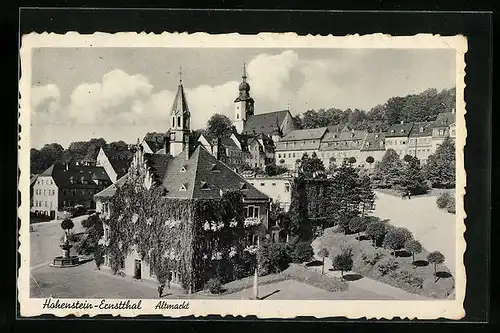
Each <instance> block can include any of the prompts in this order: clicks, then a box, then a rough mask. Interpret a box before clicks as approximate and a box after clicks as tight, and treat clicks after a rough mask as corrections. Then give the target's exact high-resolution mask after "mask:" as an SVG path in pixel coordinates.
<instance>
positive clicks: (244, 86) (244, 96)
mask: <svg viewBox="0 0 500 333" xmlns="http://www.w3.org/2000/svg"><path fill="white" fill-rule="evenodd" d="M242 79H243V81H242V82H241V83H240V86H239V88H238V89H239V91H240V92H239V95H238V97H237V98H236V99H235V100H234V127H236V131H237V132H238V133H241V132H243V129H244V128H245V122H246V121H247V119H248V118H249V117H250V116H251V115H253V111H254V100H253V98H252V97H250V85H249V84H248V82H247V70H246V65H245V64H243V76H242Z"/></svg>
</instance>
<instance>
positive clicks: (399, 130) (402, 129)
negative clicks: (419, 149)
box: [385, 123, 413, 138]
mask: <svg viewBox="0 0 500 333" xmlns="http://www.w3.org/2000/svg"><path fill="white" fill-rule="evenodd" d="M412 127H413V123H403V124H394V125H391V127H389V129H388V130H387V132H386V133H385V137H386V138H390V137H402V136H406V137H407V136H408V135H410V131H411V129H412Z"/></svg>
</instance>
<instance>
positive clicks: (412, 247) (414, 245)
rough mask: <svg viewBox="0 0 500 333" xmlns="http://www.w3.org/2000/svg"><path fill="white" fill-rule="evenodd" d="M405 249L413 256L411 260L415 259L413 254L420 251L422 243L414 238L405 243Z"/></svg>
mask: <svg viewBox="0 0 500 333" xmlns="http://www.w3.org/2000/svg"><path fill="white" fill-rule="evenodd" d="M405 249H407V250H408V251H410V252H411V255H412V257H413V260H412V262H414V261H415V254H417V253H420V252H422V244H420V242H419V241H416V240H413V239H412V240H409V241H407V242H406V243H405Z"/></svg>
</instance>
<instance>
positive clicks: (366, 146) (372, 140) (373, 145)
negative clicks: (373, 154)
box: [360, 133, 385, 151]
mask: <svg viewBox="0 0 500 333" xmlns="http://www.w3.org/2000/svg"><path fill="white" fill-rule="evenodd" d="M360 150H361V151H375V150H385V134H384V133H367V134H366V137H365V140H364V141H363V145H362V147H361V149H360Z"/></svg>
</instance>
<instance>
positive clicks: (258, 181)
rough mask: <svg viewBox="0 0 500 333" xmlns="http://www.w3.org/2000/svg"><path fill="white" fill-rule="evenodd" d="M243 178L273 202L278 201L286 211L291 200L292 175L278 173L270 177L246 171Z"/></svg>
mask: <svg viewBox="0 0 500 333" xmlns="http://www.w3.org/2000/svg"><path fill="white" fill-rule="evenodd" d="M243 178H245V180H246V181H247V182H249V183H250V185H252V186H254V187H255V188H256V189H258V190H259V191H261V192H262V193H264V194H265V195H267V196H268V197H269V198H271V199H272V201H273V202H275V203H279V205H280V208H281V209H283V210H284V211H285V212H288V210H289V209H290V203H291V200H292V197H291V190H290V189H291V186H292V181H293V179H294V178H293V176H291V175H280V176H273V177H270V176H259V175H256V174H255V173H248V174H244V175H243Z"/></svg>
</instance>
